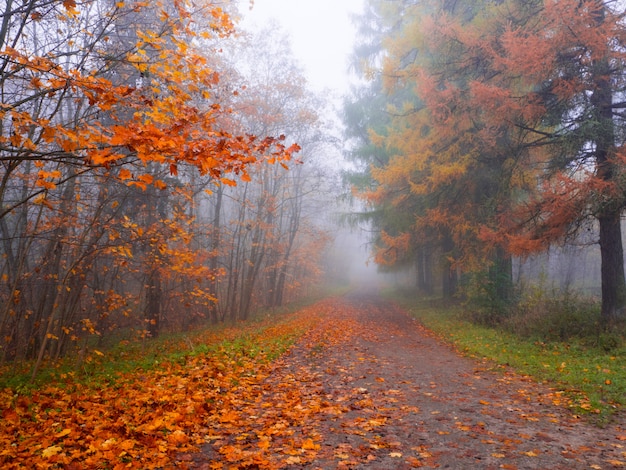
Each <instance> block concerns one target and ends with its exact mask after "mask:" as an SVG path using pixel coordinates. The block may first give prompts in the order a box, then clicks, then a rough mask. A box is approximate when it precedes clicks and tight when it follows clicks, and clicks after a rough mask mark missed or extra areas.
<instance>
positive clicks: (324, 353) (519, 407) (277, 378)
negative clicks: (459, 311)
mask: <svg viewBox="0 0 626 470" xmlns="http://www.w3.org/2000/svg"><path fill="white" fill-rule="evenodd" d="M325 308H327V309H328V312H327V313H326V315H325V317H324V321H322V322H320V324H319V325H317V326H316V328H315V329H314V330H313V331H311V332H309V334H307V335H306V336H305V337H304V338H303V339H302V341H300V342H299V343H298V344H297V345H296V346H295V347H293V348H292V349H291V350H290V351H289V353H288V354H286V355H284V356H283V357H282V358H281V359H280V360H278V361H276V362H275V363H274V364H273V366H272V368H271V371H270V373H269V374H267V375H266V376H265V377H264V378H263V379H262V380H260V382H259V384H258V386H257V387H256V389H255V390H256V391H255V392H254V393H252V395H251V396H250V397H247V398H246V397H242V399H241V402H240V403H239V404H238V413H239V414H238V416H239V418H238V422H237V423H227V422H225V423H224V422H223V423H214V425H213V434H214V435H213V436H209V440H208V442H207V444H206V445H205V446H204V447H203V448H202V449H201V452H200V453H198V454H194V455H193V456H187V457H186V460H185V462H184V463H185V465H186V466H188V467H190V468H202V469H211V468H224V469H226V468H233V469H239V468H241V469H254V468H287V469H334V468H350V469H376V470H385V469H390V470H391V469H409V468H450V469H551V470H557V469H563V470H565V469H567V470H571V469H589V468H592V469H611V468H620V467H626V427H625V426H624V420H623V419H621V420H620V419H618V420H616V422H614V423H612V424H611V425H608V426H605V427H602V428H600V427H597V426H595V425H593V424H591V423H589V422H586V421H585V420H583V419H581V418H579V417H576V416H575V415H573V414H572V412H571V410H569V409H568V408H567V407H566V406H565V405H564V404H563V405H561V404H560V400H559V397H560V395H559V393H558V392H557V391H555V390H552V389H550V388H549V387H548V386H546V385H545V384H539V383H536V382H534V381H533V380H532V379H530V378H528V377H524V376H520V375H517V374H515V373H514V372H513V371H509V370H506V369H494V367H493V365H492V364H488V363H486V362H480V361H477V360H475V359H472V358H468V357H464V356H462V355H460V354H459V353H458V352H456V351H455V350H454V349H453V348H452V347H451V346H450V345H447V344H445V343H443V342H441V341H440V340H439V339H438V338H437V337H436V336H435V335H433V334H432V333H430V332H429V331H428V330H427V329H425V328H424V327H423V326H422V325H420V324H419V323H418V322H417V321H416V320H415V319H413V318H411V317H410V316H409V315H408V314H407V313H406V312H405V311H403V310H402V309H401V308H399V307H398V306H396V305H394V304H392V303H390V302H388V301H385V300H384V299H382V298H380V297H379V296H377V295H376V294H375V293H374V292H371V291H370V292H369V293H368V292H355V293H352V294H350V295H347V296H345V297H341V298H337V299H334V300H332V302H331V303H330V304H327V305H326V307H325ZM180 463H181V464H182V462H180Z"/></svg>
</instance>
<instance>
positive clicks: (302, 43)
mask: <svg viewBox="0 0 626 470" xmlns="http://www.w3.org/2000/svg"><path fill="white" fill-rule="evenodd" d="M240 1H241V13H242V15H244V21H243V26H244V28H247V27H250V26H255V25H256V26H262V25H264V24H266V23H267V21H268V20H269V19H276V20H277V21H278V22H279V23H280V24H281V25H282V27H283V28H284V30H285V31H287V32H288V33H289V35H290V36H291V38H292V49H293V52H294V55H295V56H296V57H297V59H298V61H300V62H301V63H302V65H303V66H304V67H305V70H306V73H307V78H308V79H309V81H310V83H311V85H312V86H313V87H314V88H315V89H316V90H318V91H319V90H322V89H326V88H330V89H333V90H337V91H338V92H339V93H342V92H343V91H346V90H347V88H348V83H349V76H348V73H347V67H348V64H347V59H348V55H349V54H350V53H351V51H352V45H353V39H354V33H355V28H354V25H353V24H352V20H351V16H350V15H351V14H352V13H355V12H357V13H358V12H361V11H362V9H363V6H362V5H363V0H255V1H254V8H253V9H252V10H251V11H250V10H249V9H248V4H249V2H248V0H240Z"/></svg>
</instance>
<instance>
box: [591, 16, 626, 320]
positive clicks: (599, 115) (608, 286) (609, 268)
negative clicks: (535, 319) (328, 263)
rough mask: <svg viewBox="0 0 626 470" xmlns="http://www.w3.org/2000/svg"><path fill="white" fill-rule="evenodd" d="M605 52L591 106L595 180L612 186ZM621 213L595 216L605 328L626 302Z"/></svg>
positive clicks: (609, 208)
mask: <svg viewBox="0 0 626 470" xmlns="http://www.w3.org/2000/svg"><path fill="white" fill-rule="evenodd" d="M605 8H606V7H604V6H602V7H601V8H599V9H598V11H597V13H596V21H597V23H598V25H601V24H602V23H603V22H604V21H605V14H606V12H605ZM604 52H605V55H604V56H603V57H602V58H601V59H599V60H598V61H596V63H594V64H593V65H594V66H593V73H594V75H593V85H594V87H595V88H594V90H593V94H592V95H591V106H592V111H593V113H594V114H595V120H596V124H595V125H596V126H597V127H596V129H595V132H594V134H595V135H596V139H595V145H596V151H595V157H596V165H597V170H596V176H597V177H598V178H599V179H601V180H602V181H605V182H614V181H615V179H616V178H617V168H616V166H615V162H614V161H613V153H614V152H615V122H614V121H613V108H612V106H613V89H612V84H611V73H612V71H611V64H610V62H609V59H608V57H609V46H608V44H607V45H606V50H605V51H604ZM609 197H611V196H609ZM622 209H623V203H621V204H617V205H616V204H615V202H614V201H611V202H610V203H608V204H606V207H601V209H600V213H599V215H598V222H599V224H600V255H601V263H602V265H601V276H602V310H601V319H602V322H603V324H604V326H605V327H606V326H608V325H609V324H610V323H611V322H612V321H613V320H614V319H615V318H616V317H617V316H618V314H619V313H620V312H621V311H622V309H623V308H624V305H625V302H626V280H625V278H624V249H623V246H622V230H621V224H620V218H621V217H620V216H621V212H622Z"/></svg>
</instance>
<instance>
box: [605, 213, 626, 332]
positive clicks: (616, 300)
mask: <svg viewBox="0 0 626 470" xmlns="http://www.w3.org/2000/svg"><path fill="white" fill-rule="evenodd" d="M620 219H621V217H620V213H619V212H618V211H616V212H615V213H614V214H612V215H605V216H602V217H600V218H599V222H600V256H601V263H602V264H601V275H602V310H601V319H602V323H603V325H604V326H605V327H606V326H608V325H610V324H611V323H612V322H613V321H614V320H615V319H616V318H617V317H618V316H619V315H620V314H621V313H622V311H623V308H624V305H625V304H626V280H625V278H624V250H623V247H622V230H621V224H620V221H621V220H620Z"/></svg>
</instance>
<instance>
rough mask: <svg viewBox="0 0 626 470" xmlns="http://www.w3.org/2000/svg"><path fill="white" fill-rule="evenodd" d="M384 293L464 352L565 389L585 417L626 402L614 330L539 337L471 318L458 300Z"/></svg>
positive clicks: (624, 347)
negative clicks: (608, 333)
mask: <svg viewBox="0 0 626 470" xmlns="http://www.w3.org/2000/svg"><path fill="white" fill-rule="evenodd" d="M387 296H388V298H392V299H393V300H394V301H396V302H397V303H399V304H400V305H401V306H402V307H403V308H405V309H406V310H408V311H409V312H410V313H411V314H412V315H413V316H414V317H415V318H416V319H418V320H419V321H420V322H421V323H422V324H423V325H424V326H425V327H426V328H428V329H429V330H431V331H432V332H434V333H435V334H436V335H437V336H439V337H440V338H441V339H443V340H444V341H446V342H448V343H450V344H452V345H453V346H454V347H455V348H456V349H457V350H458V351H459V352H461V353H462V354H464V355H467V356H470V357H475V358H478V359H486V360H488V361H490V362H492V363H493V365H494V368H502V367H511V368H512V369H514V370H515V371H516V372H517V373H519V374H523V375H528V376H531V377H533V378H534V379H535V380H536V381H538V382H543V383H546V384H548V385H549V386H550V387H551V388H554V389H557V390H562V391H564V392H565V394H566V395H567V397H568V398H569V400H568V402H569V406H570V408H571V409H572V412H573V413H575V414H577V415H581V416H584V417H585V418H587V419H588V420H589V421H592V422H594V423H596V424H598V425H603V424H606V423H608V422H609V421H610V420H611V418H612V416H613V415H614V414H615V413H616V412H617V411H619V410H621V409H622V407H623V406H624V405H626V344H625V343H624V341H623V340H620V338H618V337H617V336H616V335H611V336H610V337H609V340H610V341H607V340H605V339H603V337H602V336H600V337H598V338H595V339H594V338H589V337H569V338H567V339H557V338H555V337H549V339H538V338H537V337H533V336H527V335H520V334H515V333H513V332H511V331H507V330H506V329H504V328H503V327H489V326H485V325H481V324H476V323H474V322H470V321H468V320H467V319H466V316H464V313H463V311H462V308H461V307H460V306H451V305H443V304H442V303H441V302H436V301H432V300H430V301H428V300H419V299H415V298H411V297H408V296H406V295H403V294H401V293H398V292H394V293H393V294H391V293H388V294H387ZM548 323H549V321H548ZM607 343H610V344H608V345H607Z"/></svg>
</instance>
